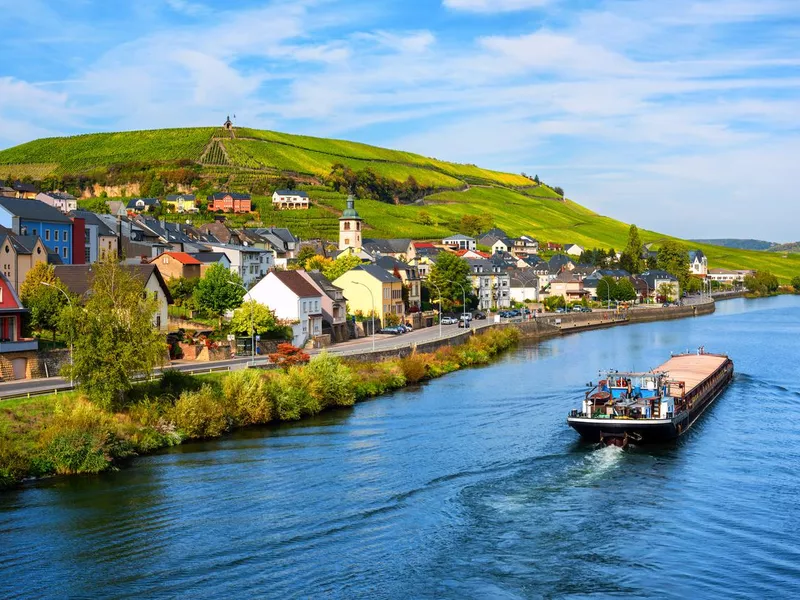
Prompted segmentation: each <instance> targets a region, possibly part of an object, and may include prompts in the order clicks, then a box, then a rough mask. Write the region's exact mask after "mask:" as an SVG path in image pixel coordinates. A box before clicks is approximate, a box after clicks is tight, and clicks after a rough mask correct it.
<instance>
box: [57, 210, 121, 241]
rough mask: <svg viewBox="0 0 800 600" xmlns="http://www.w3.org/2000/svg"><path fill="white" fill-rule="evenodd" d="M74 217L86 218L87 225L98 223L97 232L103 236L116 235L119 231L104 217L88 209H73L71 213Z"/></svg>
mask: <svg viewBox="0 0 800 600" xmlns="http://www.w3.org/2000/svg"><path fill="white" fill-rule="evenodd" d="M69 214H70V216H72V217H79V218H81V219H83V220H84V222H85V223H86V224H87V225H97V232H98V233H99V234H100V235H103V236H109V235H113V236H116V235H117V232H116V231H114V230H113V229H111V227H109V226H108V224H106V222H105V221H103V219H101V218H100V217H98V216H97V215H96V214H95V213H93V212H91V211H88V210H73V211H71V212H70V213H69Z"/></svg>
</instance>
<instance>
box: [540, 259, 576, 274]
mask: <svg viewBox="0 0 800 600" xmlns="http://www.w3.org/2000/svg"><path fill="white" fill-rule="evenodd" d="M547 266H548V267H550V271H551V272H552V273H555V274H556V275H557V274H558V273H560V272H561V271H572V270H573V269H574V268H575V263H574V262H572V260H570V258H569V257H568V256H567V255H566V254H554V255H553V256H551V257H550V260H548V261H547Z"/></svg>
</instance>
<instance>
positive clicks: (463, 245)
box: [442, 233, 478, 250]
mask: <svg viewBox="0 0 800 600" xmlns="http://www.w3.org/2000/svg"><path fill="white" fill-rule="evenodd" d="M442 244H444V245H445V246H450V247H452V248H455V249H456V250H475V249H476V248H477V245H478V243H477V241H476V240H475V238H471V237H469V236H468V235H462V234H460V233H456V234H453V235H451V236H450V237H448V238H445V239H443V240H442Z"/></svg>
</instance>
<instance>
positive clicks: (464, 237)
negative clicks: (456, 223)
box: [442, 233, 475, 242]
mask: <svg viewBox="0 0 800 600" xmlns="http://www.w3.org/2000/svg"><path fill="white" fill-rule="evenodd" d="M444 240H467V241H470V242H474V241H475V238H473V237H469V236H468V235H464V234H463V233H454V234H453V235H448V236H447V237H446V238H442V241H444Z"/></svg>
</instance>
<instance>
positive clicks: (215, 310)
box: [194, 263, 244, 327]
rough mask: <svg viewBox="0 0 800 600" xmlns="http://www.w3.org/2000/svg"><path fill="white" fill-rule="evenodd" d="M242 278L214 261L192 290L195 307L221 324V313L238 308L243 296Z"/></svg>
mask: <svg viewBox="0 0 800 600" xmlns="http://www.w3.org/2000/svg"><path fill="white" fill-rule="evenodd" d="M234 284H238V285H234ZM240 285H242V278H241V277H239V276H238V275H237V274H236V273H232V272H231V271H230V270H229V269H226V268H225V266H224V265H222V264H220V263H215V264H213V265H211V267H209V269H208V271H206V274H205V275H204V276H203V277H202V278H201V279H200V281H198V282H197V287H196V288H195V290H194V302H195V305H196V306H197V308H199V309H200V310H202V311H205V312H206V313H208V314H209V315H211V316H213V317H216V318H217V319H218V320H219V325H220V327H221V326H222V315H224V314H225V313H226V312H228V311H229V310H233V309H235V308H238V307H239V305H241V303H242V299H243V298H244V290H243V289H242V288H241V287H239V286H240Z"/></svg>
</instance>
